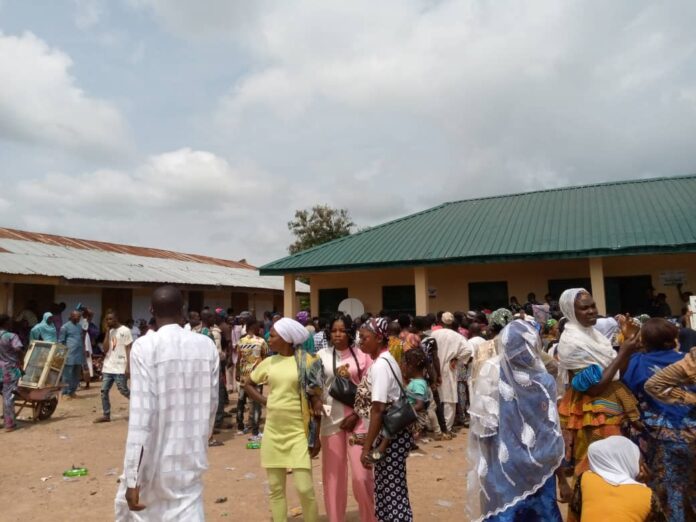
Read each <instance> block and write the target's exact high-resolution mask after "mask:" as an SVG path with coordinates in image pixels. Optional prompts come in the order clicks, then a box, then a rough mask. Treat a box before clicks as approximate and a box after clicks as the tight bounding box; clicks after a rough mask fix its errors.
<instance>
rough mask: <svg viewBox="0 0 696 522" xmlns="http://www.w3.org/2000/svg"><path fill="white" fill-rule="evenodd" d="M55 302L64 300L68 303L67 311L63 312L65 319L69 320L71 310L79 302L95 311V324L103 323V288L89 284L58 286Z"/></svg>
mask: <svg viewBox="0 0 696 522" xmlns="http://www.w3.org/2000/svg"><path fill="white" fill-rule="evenodd" d="M55 302H56V303H60V302H64V303H65V304H66V305H67V308H66V309H65V312H63V319H64V320H67V318H68V315H69V314H70V311H71V310H74V309H75V308H76V307H77V305H78V304H82V305H84V306H86V307H87V308H89V309H90V310H92V311H93V312H94V324H101V320H102V292H101V288H95V287H89V286H57V287H56V294H55Z"/></svg>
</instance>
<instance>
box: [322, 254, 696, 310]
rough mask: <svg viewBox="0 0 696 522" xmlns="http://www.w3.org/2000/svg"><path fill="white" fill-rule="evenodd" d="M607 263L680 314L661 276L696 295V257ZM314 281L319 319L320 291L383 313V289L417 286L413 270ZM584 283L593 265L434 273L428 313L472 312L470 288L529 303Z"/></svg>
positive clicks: (495, 266)
mask: <svg viewBox="0 0 696 522" xmlns="http://www.w3.org/2000/svg"><path fill="white" fill-rule="evenodd" d="M603 263H604V275H605V277H612V276H630V275H646V274H649V275H650V276H651V277H652V282H653V286H654V287H655V289H656V291H657V292H664V293H665V294H666V295H667V300H668V303H669V304H670V306H671V307H672V310H673V311H674V312H675V313H677V312H678V310H679V309H680V307H681V304H680V302H679V298H678V296H677V292H676V289H675V288H674V287H667V288H665V287H664V286H662V284H661V283H660V277H659V275H660V272H663V271H669V270H683V271H685V272H686V276H687V281H688V283H687V285H685V288H684V289H685V290H687V289H691V290H692V291H696V254H675V255H659V256H623V257H611V258H604V259H603ZM309 277H310V285H311V289H312V313H313V314H314V315H316V314H317V312H318V306H319V303H318V295H319V290H320V289H323V288H348V296H349V297H354V298H357V299H360V300H361V301H362V302H363V304H364V305H365V310H368V311H371V312H378V311H379V310H380V309H381V308H382V286H386V285H408V284H414V281H415V279H414V270H413V269H392V270H372V271H360V272H342V273H330V274H309ZM581 277H588V278H589V277H590V266H589V260H588V259H577V260H559V261H524V262H516V263H490V264H478V265H452V266H440V267H431V268H428V286H429V287H431V288H435V289H436V292H437V295H436V297H433V298H429V299H428V311H430V312H436V311H437V310H463V311H464V310H467V309H468V308H469V295H468V294H469V291H468V284H469V283H470V282H492V281H507V283H508V295H510V296H513V295H514V296H516V297H517V298H518V299H519V300H520V302H524V301H525V300H526V297H527V294H528V293H529V292H534V293H536V295H537V297H538V298H540V299H542V298H543V296H544V294H546V293H547V292H548V281H549V279H571V278H581Z"/></svg>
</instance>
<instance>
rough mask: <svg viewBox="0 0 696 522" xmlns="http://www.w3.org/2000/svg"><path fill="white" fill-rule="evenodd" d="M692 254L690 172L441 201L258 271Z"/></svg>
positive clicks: (695, 239) (695, 238)
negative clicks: (687, 174)
mask: <svg viewBox="0 0 696 522" xmlns="http://www.w3.org/2000/svg"><path fill="white" fill-rule="evenodd" d="M694 251H696V175H691V176H684V177H674V178H659V179H648V180H638V181H625V182H616V183H605V184H600V185H586V186H580V187H569V188H563V189H554V190H545V191H540V192H528V193H523V194H513V195H506V196H496V197H490V198H481V199H471V200H465V201H456V202H452V203H445V204H442V205H439V206H437V207H434V208H431V209H429V210H426V211H423V212H419V213H417V214H412V215H410V216H406V217H404V218H401V219H397V220H395V221H391V222H389V223H385V224H383V225H379V226H376V227H373V228H370V229H367V230H364V231H362V232H358V233H357V234H353V235H351V236H346V237H344V238H341V239H337V240H335V241H332V242H330V243H326V244H324V245H320V246H318V247H314V248H312V249H309V250H305V251H304V252H300V253H298V254H295V255H293V256H288V257H285V258H283V259H279V260H277V261H274V262H272V263H269V264H267V265H265V266H263V267H261V273H262V274H282V273H309V272H322V271H324V272H326V271H342V270H351V269H365V268H377V267H395V266H418V265H435V264H449V263H485V262H493V261H511V260H520V259H541V258H543V259H561V258H572V257H576V258H577V257H588V256H608V255H622V254H638V253H658V252H694Z"/></svg>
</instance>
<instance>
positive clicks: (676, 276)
mask: <svg viewBox="0 0 696 522" xmlns="http://www.w3.org/2000/svg"><path fill="white" fill-rule="evenodd" d="M660 282H661V283H662V286H677V285H685V284H686V270H669V271H667V272H660Z"/></svg>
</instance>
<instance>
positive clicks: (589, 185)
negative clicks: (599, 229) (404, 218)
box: [411, 174, 696, 216]
mask: <svg viewBox="0 0 696 522" xmlns="http://www.w3.org/2000/svg"><path fill="white" fill-rule="evenodd" d="M692 178H696V174H684V175H679V176H659V177H657V178H643V179H625V180H617V181H602V182H599V183H586V184H584V185H567V186H565V187H555V188H548V189H538V190H529V191H526V192H510V193H507V194H497V195H493V196H482V197H480V198H471V199H456V200H453V201H448V202H446V203H443V205H456V204H459V203H469V202H471V201H485V200H488V199H502V198H510V197H515V196H528V195H530V194H544V193H547V192H562V191H564V190H576V189H585V188H593V187H610V186H615V185H635V184H639V183H652V182H657V181H671V180H679V179H692ZM411 215H412V216H414V215H415V214H411Z"/></svg>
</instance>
